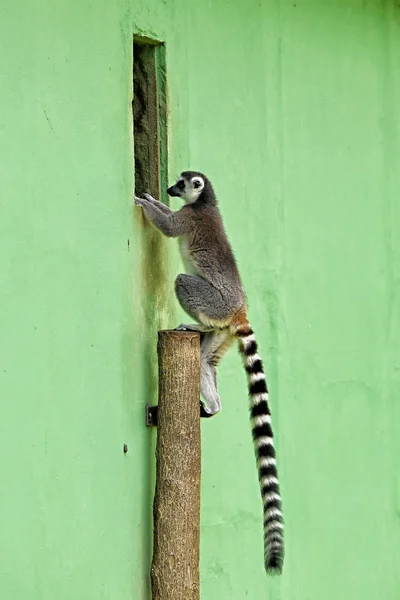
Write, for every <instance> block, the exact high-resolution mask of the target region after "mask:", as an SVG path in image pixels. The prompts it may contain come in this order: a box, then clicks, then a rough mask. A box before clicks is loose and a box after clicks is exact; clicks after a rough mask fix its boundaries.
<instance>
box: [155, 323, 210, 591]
mask: <svg viewBox="0 0 400 600" xmlns="http://www.w3.org/2000/svg"><path fill="white" fill-rule="evenodd" d="M158 369H159V396H158V424H157V426H158V429H157V447H156V461H157V465H156V492H155V498H154V548H153V562H152V566H151V587H152V596H153V600H199V597H200V596H199V594H200V584H199V546H200V467H201V462H200V459H201V456H200V335H199V334H198V333H197V332H192V331H170V330H166V331H159V333H158Z"/></svg>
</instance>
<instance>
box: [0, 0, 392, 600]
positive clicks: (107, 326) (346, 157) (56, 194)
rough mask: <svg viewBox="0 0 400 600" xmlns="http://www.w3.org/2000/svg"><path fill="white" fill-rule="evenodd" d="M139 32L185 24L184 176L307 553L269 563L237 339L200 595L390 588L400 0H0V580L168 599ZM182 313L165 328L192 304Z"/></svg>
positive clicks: (206, 439)
mask: <svg viewBox="0 0 400 600" xmlns="http://www.w3.org/2000/svg"><path fill="white" fill-rule="evenodd" d="M134 32H135V33H142V34H146V35H149V36H150V37H153V38H157V39H162V40H165V41H166V44H167V68H168V93H169V129H170V139H169V172H170V177H171V178H173V177H174V176H175V175H176V174H177V173H178V172H179V171H180V170H181V169H182V168H188V167H190V168H199V169H202V170H204V171H205V172H206V173H208V174H209V176H210V178H212V180H213V181H214V184H215V187H216V189H217V192H218V195H219V197H220V204H221V208H222V211H223V214H224V218H225V222H226V226H227V228H228V231H229V233H230V237H231V240H232V243H233V245H234V248H235V249H236V254H237V258H238V261H239V264H240V267H241V270H242V273H243V278H244V282H245V285H246V288H247V292H248V296H249V303H250V315H251V320H252V324H253V327H254V329H255V331H256V332H257V335H258V338H259V342H260V349H261V352H262V355H263V356H264V358H265V363H266V367H267V373H268V374H269V380H270V388H271V396H272V406H273V414H274V423H275V429H276V432H277V437H278V452H279V465H280V474H281V479H282V488H283V494H284V508H285V515H286V521H287V560H286V566H285V572H284V575H283V576H282V577H281V578H280V579H275V580H271V579H267V578H266V577H265V575H264V573H263V566H262V539H261V508H260V500H259V492H258V484H257V478H256V471H255V467H254V458H253V453H252V446H251V442H250V433H249V426H248V422H247V414H246V392H245V377H244V375H243V373H242V372H241V370H240V362H239V359H238V357H237V356H236V354H235V353H234V352H232V353H231V355H230V356H229V357H227V359H226V360H225V362H224V363H223V364H222V365H221V369H220V381H221V383H220V389H221V395H222V401H223V412H222V414H221V415H220V416H219V417H218V418H216V419H215V420H212V422H211V423H205V424H203V456H204V458H203V480H202V548H201V577H202V596H201V597H202V600H214V599H215V598H219V599H220V600H223V599H224V600H225V599H232V598H235V599H236V598H237V599H239V598H240V599H242V598H247V597H248V598H254V597H256V596H257V597H258V596H260V597H263V598H268V599H270V600H275V599H278V598H279V599H282V600H283V599H284V600H320V599H321V598H324V600H337V599H338V598H341V599H343V600H354V598H363V599H364V600H376V598H378V597H382V598H385V600H395V599H397V598H398V596H399V589H400V571H399V568H398V565H399V561H400V541H399V540H400V537H399V533H400V520H399V517H400V476H399V468H398V456H399V455H400V441H399V435H398V426H397V423H398V421H399V418H400V409H399V403H398V393H399V391H400V362H399V344H400V300H399V298H400V293H399V292H400V242H399V239H398V235H397V230H398V225H399V223H400V203H399V187H400V169H399V160H400V141H399V139H400V118H399V111H398V107H399V106H400V8H399V7H398V6H397V3H396V2H394V1H393V2H392V1H389V0H388V1H386V2H378V0H368V1H361V0H346V1H344V0H339V1H338V2H335V3H328V4H327V3H321V2H318V1H317V0H292V1H291V2H288V1H287V0H276V1H273V0H270V1H267V0H265V1H264V2H259V1H255V0H248V1H247V2H239V0H210V1H207V2H206V1H204V2H199V1H198V2H196V3H188V2H184V1H183V0H171V1H169V2H163V1H161V0H147V1H146V2H132V3H128V2H127V0H118V1H116V2H113V3H110V2H105V1H103V0H99V1H98V2H96V3H92V2H88V1H87V0H82V1H80V2H75V3H67V2H63V1H61V0H55V1H52V2H50V1H49V0H40V1H39V2H35V3H33V2H28V1H27V0H23V1H22V2H20V3H15V2H10V1H9V0H3V2H2V3H1V6H0V39H1V40H2V47H3V52H1V54H0V85H1V95H0V106H1V110H0V140H1V148H2V153H1V154H2V159H1V161H0V175H1V187H0V198H1V219H0V229H1V235H0V240H1V241H0V244H1V249H0V256H1V258H2V271H1V277H0V282H1V286H0V291H1V311H0V331H1V335H0V348H1V355H0V358H1V362H0V367H1V368H0V382H1V383H0V407H1V408H0V409H1V412H0V477H1V479H0V481H1V493H0V540H1V541H0V597H1V598H4V599H7V600H8V599H10V600H11V599H13V600H27V599H29V600H54V598H58V600H70V599H71V598H85V600H91V599H93V600H94V599H96V600H100V599H108V598H112V599H113V600H122V599H124V600H126V599H128V598H129V599H131V600H136V599H138V600H140V599H146V598H148V583H147V573H148V570H149V559H150V535H151V533H150V532H151V525H150V511H151V486H152V468H153V445H154V432H149V431H147V430H145V428H144V426H143V410H144V404H145V402H146V401H147V400H149V399H151V396H152V394H154V389H155V386H154V381H150V380H149V373H148V369H147V368H146V365H147V362H146V361H147V358H146V356H145V352H143V348H146V349H147V348H148V345H149V336H148V335H147V333H146V331H145V327H144V305H145V303H146V302H147V301H148V292H146V293H144V290H145V289H148V288H146V287H145V278H144V274H143V271H142V265H143V261H144V258H143V247H144V244H143V231H142V225H141V223H140V218H139V217H138V215H137V213H135V212H134V209H133V208H132V203H131V196H132V190H133V172H132V162H133V160H132V139H131V138H132V136H131V113H130V101H131V70H132V66H131V58H132V51H131V45H132V36H133V33H134ZM4 49H5V51H4ZM128 240H129V242H130V243H129V246H128ZM166 248H167V250H168V251H169V255H167V254H166V255H165V264H164V268H165V276H166V280H167V282H169V283H170V285H171V287H172V281H173V277H174V274H175V272H176V270H177V269H178V268H179V263H178V260H177V253H176V249H175V247H174V243H173V242H171V243H170V244H168V245H167V246H166ZM168 265H171V266H170V268H169V267H168ZM147 277H148V279H149V280H150V282H151V278H152V273H149V274H147ZM160 302H161V300H160ZM159 306H160V304H159ZM163 306H165V309H163V310H158V311H157V314H154V315H153V319H151V323H150V324H148V325H150V326H151V327H150V331H151V332H154V330H155V329H156V328H157V327H158V326H163V325H168V326H172V325H174V324H175V323H176V322H177V321H179V317H180V315H179V313H178V311H176V314H173V311H172V309H171V308H170V305H169V304H168V302H167V301H165V304H164V305H163ZM150 318H151V317H150ZM150 341H151V340H150ZM151 343H152V344H154V345H153V349H154V347H155V340H152V341H151ZM146 351H147V350H146ZM124 443H126V444H127V445H128V453H127V454H126V455H124V453H123V444H124Z"/></svg>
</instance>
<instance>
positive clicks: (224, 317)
mask: <svg viewBox="0 0 400 600" xmlns="http://www.w3.org/2000/svg"><path fill="white" fill-rule="evenodd" d="M175 293H176V296H177V298H178V300H179V303H180V305H181V306H182V308H183V310H184V311H185V312H186V313H187V314H188V315H190V316H191V317H193V319H194V320H195V321H197V322H198V323H200V324H201V325H203V326H205V327H206V328H207V327H210V328H215V327H224V326H225V323H226V324H228V321H229V318H230V316H231V315H232V313H233V312H234V309H235V302H234V300H235V299H232V302H231V303H229V302H227V299H226V296H227V295H228V294H222V293H221V291H220V290H218V289H217V288H216V287H214V286H213V285H211V284H210V283H209V282H208V281H206V280H205V279H203V278H202V277H197V276H196V275H178V277H177V278H176V280H175ZM236 305H237V303H236Z"/></svg>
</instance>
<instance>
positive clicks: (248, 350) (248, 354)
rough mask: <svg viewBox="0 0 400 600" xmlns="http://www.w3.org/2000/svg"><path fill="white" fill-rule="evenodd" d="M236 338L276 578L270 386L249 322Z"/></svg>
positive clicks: (277, 522) (268, 561)
mask: <svg viewBox="0 0 400 600" xmlns="http://www.w3.org/2000/svg"><path fill="white" fill-rule="evenodd" d="M235 334H236V337H237V339H238V342H239V350H240V353H241V355H242V359H243V364H244V367H245V369H246V372H247V379H248V384H249V396H250V415H251V427H252V434H253V440H254V446H255V452H256V457H257V467H258V476H259V480H260V486H261V496H262V501H263V505H264V560H265V569H266V571H267V573H271V574H276V573H281V572H282V565H283V557H284V544H283V518H282V507H281V495H280V492H279V482H278V473H277V469H276V454H275V448H274V440H273V433H272V428H271V412H270V410H269V406H268V388H267V382H266V379H265V374H264V369H263V365H262V362H261V358H260V357H259V355H258V354H257V342H256V340H255V337H254V333H253V331H252V329H251V327H250V325H249V323H248V321H246V322H245V323H243V322H242V323H241V324H240V325H239V326H238V327H237V328H236V331H235Z"/></svg>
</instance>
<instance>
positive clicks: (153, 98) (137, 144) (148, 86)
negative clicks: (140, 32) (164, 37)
mask: <svg viewBox="0 0 400 600" xmlns="http://www.w3.org/2000/svg"><path fill="white" fill-rule="evenodd" d="M165 87H166V78H165V47H164V45H163V44H160V43H156V42H154V41H152V40H149V39H147V38H140V37H136V38H135V39H134V42H133V101H132V112H133V139H134V154H135V193H136V194H137V195H140V194H142V193H143V192H148V193H149V194H151V195H152V196H155V197H156V198H157V199H160V200H163V201H167V198H168V196H167V194H166V188H167V182H168V176H167V119H166V89H165Z"/></svg>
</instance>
